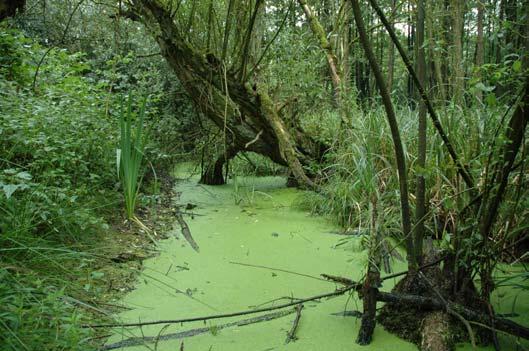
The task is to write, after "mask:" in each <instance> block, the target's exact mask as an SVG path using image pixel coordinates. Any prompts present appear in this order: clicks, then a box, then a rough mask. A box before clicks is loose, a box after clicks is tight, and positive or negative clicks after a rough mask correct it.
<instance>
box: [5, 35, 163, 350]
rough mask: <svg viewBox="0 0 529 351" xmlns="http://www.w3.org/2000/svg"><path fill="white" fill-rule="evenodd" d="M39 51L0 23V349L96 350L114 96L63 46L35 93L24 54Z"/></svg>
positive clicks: (115, 201)
mask: <svg viewBox="0 0 529 351" xmlns="http://www.w3.org/2000/svg"><path fill="white" fill-rule="evenodd" d="M45 50H46V49H45V48H43V47H42V46H40V45H39V44H36V43H34V42H32V41H31V40H30V39H27V38H25V37H24V36H23V35H22V34H21V33H20V32H19V31H16V30H12V29H8V28H7V27H0V56H1V58H2V60H1V61H0V111H2V113H1V114H0V345H1V346H0V349H2V350H93V349H95V348H96V346H95V345H96V344H97V342H98V339H94V335H93V334H92V332H91V331H90V330H89V329H83V328H81V327H80V326H81V324H82V323H88V322H89V321H93V320H94V318H96V319H97V318H103V317H105V316H104V314H101V311H99V312H98V308H96V307H94V305H93V304H92V301H95V300H97V299H98V298H100V297H101V296H102V294H103V292H104V291H105V290H104V289H103V288H102V284H103V282H102V277H103V273H101V272H99V271H98V268H99V266H100V265H101V263H98V261H101V259H102V260H103V261H104V262H108V261H106V260H107V259H108V258H106V257H103V256H102V255H104V254H105V252H106V251H108V249H107V248H105V247H102V246H101V245H102V244H101V243H103V242H104V240H102V238H104V237H106V236H108V235H109V234H111V233H112V234H113V230H112V229H111V227H110V226H109V224H107V222H109V220H110V219H111V218H112V217H114V218H115V217H116V213H118V214H119V213H121V212H122V208H123V207H122V203H123V199H122V197H121V195H120V193H119V192H118V189H119V185H118V179H117V176H116V165H115V155H116V147H117V144H118V133H119V128H117V126H118V110H119V104H118V103H117V101H118V98H119V96H118V94H113V93H112V92H111V91H110V89H108V82H106V81H104V80H102V81H98V79H97V77H95V76H93V75H89V74H87V72H88V71H90V70H92V67H91V66H90V63H89V62H88V61H86V60H85V59H84V57H83V54H81V53H73V54H72V53H69V52H67V51H65V50H61V49H52V50H51V51H50V52H49V53H48V54H47V56H46V59H45V60H43V64H42V66H41V67H40V70H39V74H38V76H37V84H36V89H35V90H33V89H32V84H31V83H32V81H33V78H34V75H35V71H36V61H35V60H32V59H31V60H30V58H35V57H38V58H40V57H42V55H43V54H44V52H45ZM149 147H150V149H149V157H151V159H153V161H156V160H154V158H156V157H157V156H160V158H163V153H162V152H159V151H157V149H156V145H150V146H149ZM154 188H156V186H154ZM118 217H119V216H118ZM95 252H97V253H98V255H96V254H95Z"/></svg>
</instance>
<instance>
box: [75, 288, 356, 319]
mask: <svg viewBox="0 0 529 351" xmlns="http://www.w3.org/2000/svg"><path fill="white" fill-rule="evenodd" d="M361 286H362V285H361V284H358V283H355V284H353V285H350V286H346V287H343V288H341V289H336V290H335V291H333V292H330V293H325V294H321V295H316V296H311V297H307V298H304V299H299V300H298V301H294V302H289V303H284V304H282V305H277V306H271V307H264V308H258V309H253V310H247V311H238V312H231V313H224V314H214V315H209V316H202V317H191V318H182V319H167V320H157V321H150V322H138V323H108V324H84V325H82V326H81V327H82V328H115V327H140V326H144V325H156V324H178V323H186V322H197V321H207V320H212V319H220V318H228V317H236V316H244V315H248V314H254V313H260V312H268V311H274V310H279V309H283V308H287V307H291V306H297V305H300V304H302V303H305V302H308V301H314V300H319V299H323V298H326V297H334V296H340V295H343V294H345V293H346V292H348V291H351V290H356V289H359V288H360V287H361Z"/></svg>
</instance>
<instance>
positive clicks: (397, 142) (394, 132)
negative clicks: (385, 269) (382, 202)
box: [351, 0, 416, 270]
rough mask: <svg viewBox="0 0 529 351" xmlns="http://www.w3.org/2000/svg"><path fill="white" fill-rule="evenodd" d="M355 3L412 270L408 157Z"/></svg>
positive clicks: (354, 1) (355, 11)
mask: <svg viewBox="0 0 529 351" xmlns="http://www.w3.org/2000/svg"><path fill="white" fill-rule="evenodd" d="M351 2H352V5H353V13H354V18H355V21H356V27H357V28H358V35H359V38H360V42H361V44H362V47H363V49H364V52H365V54H366V56H367V59H368V61H369V64H370V66H371V70H372V71H373V74H374V76H375V80H376V83H377V86H378V90H379V92H380V96H381V98H382V103H383V105H384V108H385V110H386V117H387V120H388V124H389V126H390V129H391V137H392V139H393V146H394V149H395V158H396V160H397V172H398V176H399V186H400V203H401V216H402V234H403V235H404V238H405V242H406V249H407V251H408V253H407V254H408V267H409V269H410V270H414V269H415V268H416V262H414V257H413V252H414V249H413V238H412V237H411V234H412V233H411V218H410V204H409V200H408V175H407V173H406V157H405V155H404V149H403V147H402V141H401V138H400V132H399V126H398V123H397V118H396V115H395V110H394V109H393V104H392V102H391V97H390V95H389V92H388V89H387V84H386V82H385V81H384V77H383V76H382V72H381V71H380V67H379V65H378V63H377V61H376V59H375V54H374V53H373V49H372V48H371V44H370V42H369V39H368V36H367V33H366V30H365V25H364V20H363V18H362V13H361V10H360V5H359V4H358V0H351Z"/></svg>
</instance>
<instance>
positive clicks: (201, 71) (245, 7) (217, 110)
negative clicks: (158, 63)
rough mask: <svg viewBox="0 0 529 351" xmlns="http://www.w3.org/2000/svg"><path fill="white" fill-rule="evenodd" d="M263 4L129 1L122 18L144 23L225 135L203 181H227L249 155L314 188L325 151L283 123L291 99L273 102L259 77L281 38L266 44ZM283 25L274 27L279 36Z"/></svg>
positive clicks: (295, 127) (197, 103) (198, 104)
mask: <svg viewBox="0 0 529 351" xmlns="http://www.w3.org/2000/svg"><path fill="white" fill-rule="evenodd" d="M300 3H303V2H300ZM263 6H264V1H260V0H258V1H244V0H240V1H237V0H227V1H226V2H217V1H204V2H197V1H193V2H182V1H179V2H177V1H169V2H162V1H159V0H130V1H129V2H128V7H127V9H123V10H122V11H121V15H123V16H128V17H129V18H131V19H136V20H140V21H141V22H142V23H143V24H144V25H145V27H146V28H147V30H148V31H149V32H150V34H151V35H152V36H153V38H155V40H156V42H157V43H158V45H159V47H160V49H161V53H162V55H163V57H164V58H165V60H166V61H167V63H168V64H169V65H170V67H171V68H172V70H173V71H174V73H175V74H176V76H177V77H178V79H179V81H180V83H181V84H182V86H183V87H184V89H185V90H186V92H187V94H188V95H189V97H190V98H191V99H192V100H193V102H194V105H195V106H196V107H197V109H198V110H199V111H200V112H201V113H202V114H203V115H204V116H206V117H207V118H208V119H209V120H210V121H212V122H213V123H214V124H215V125H216V126H218V128H220V129H221V131H222V132H223V144H224V145H223V147H222V152H220V154H219V155H217V156H216V160H214V162H212V163H211V164H210V165H208V166H207V167H206V169H205V171H204V172H203V174H202V178H201V181H202V182H203V183H206V184H223V183H224V182H225V179H224V175H223V166H224V164H225V163H226V162H227V161H228V160H229V159H230V158H233V157H234V156H235V155H236V154H237V153H238V152H240V151H252V152H255V153H258V154H261V155H263V156H266V157H268V158H270V159H271V160H272V161H274V162H276V163H278V164H280V165H284V166H287V167H288V168H289V169H290V171H291V174H292V176H293V177H294V178H295V180H296V181H297V183H298V184H299V185H300V186H302V187H309V188H312V187H314V182H313V180H312V179H311V175H310V174H307V166H309V164H310V163H311V162H314V161H316V162H318V161H320V160H321V157H322V155H323V153H324V152H325V150H326V149H327V147H326V145H324V144H322V143H321V142H319V141H316V140H314V138H312V137H311V136H309V135H308V134H307V133H305V132H304V131H303V129H302V127H301V126H300V125H292V122H291V123H289V125H287V123H285V121H284V116H283V115H282V114H283V113H284V110H283V109H282V108H281V107H282V106H283V105H284V104H285V103H288V102H285V101H274V100H273V98H272V97H271V94H270V93H269V92H268V88H267V84H266V82H265V81H263V79H262V78H261V77H260V75H259V70H260V64H261V63H262V61H263V60H262V59H263V57H264V56H265V55H266V54H267V50H268V49H269V48H270V43H271V41H273V40H274V38H275V37H277V35H271V38H266V39H267V40H268V42H267V43H266V44H265V43H263V40H264V38H263V35H262V33H263V24H262V22H263V16H265V11H264V10H263ZM287 15H288V11H287ZM285 20H286V18H285ZM284 24H285V21H282V22H280V23H279V24H278V25H277V26H276V27H277V28H273V29H274V30H275V32H276V34H277V33H278V31H280V30H281V29H282V27H283V25H284ZM268 29H270V28H268ZM327 54H328V55H331V54H330V51H329V50H327ZM329 63H330V64H333V63H334V61H332V60H330V61H329ZM333 77H335V78H336V75H334V76H333Z"/></svg>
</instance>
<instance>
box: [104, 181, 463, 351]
mask: <svg viewBox="0 0 529 351" xmlns="http://www.w3.org/2000/svg"><path fill="white" fill-rule="evenodd" d="M178 175H179V176H180V177H183V176H184V173H180V174H178ZM176 190H177V191H178V192H181V196H180V198H179V199H178V203H179V204H184V205H185V204H192V205H196V206H197V207H196V208H193V209H192V210H190V211H192V212H195V213H196V214H197V215H195V216H194V217H193V218H191V216H185V220H186V222H187V223H188V225H189V227H190V230H191V233H192V235H193V237H194V239H195V241H196V242H197V243H198V245H199V246H200V252H199V253H197V252H195V251H194V250H193V249H192V248H191V247H190V245H189V244H188V243H187V242H186V241H185V239H184V238H183V237H182V235H181V234H180V227H179V226H178V224H177V223H176V224H175V228H174V230H173V233H172V234H174V235H172V236H171V238H170V239H168V240H165V241H163V242H161V243H160V250H161V252H160V255H159V256H158V257H155V258H153V259H150V260H148V261H146V262H145V269H144V271H143V273H142V274H141V275H140V279H139V282H138V285H137V287H136V289H135V290H134V291H132V292H131V293H130V294H129V295H127V297H126V298H125V300H124V301H123V303H124V304H126V305H128V306H130V307H131V308H132V309H131V310H128V311H126V312H124V313H122V314H121V315H120V319H121V320H122V321H123V322H138V321H152V320H164V319H181V318H186V317H195V316H206V315H211V314H220V313H227V312H235V311H242V310H248V309H251V308H255V307H257V306H258V307H265V306H272V305H273V304H274V303H275V304H279V303H284V302H288V300H287V299H282V300H276V299H279V298H285V297H295V298H304V297H310V296H313V295H318V294H322V293H327V292H331V291H333V290H334V289H335V288H336V285H335V284H334V283H330V282H326V281H322V280H318V279H313V278H310V277H306V276H301V275H296V274H290V273H285V272H281V271H273V270H269V269H262V268H255V267H248V266H244V265H240V264H236V263H242V264H250V265H262V266H267V267H274V268H280V269H283V270H289V271H292V272H297V273H301V274H306V275H311V276H314V277H318V276H319V274H321V273H327V274H333V275H338V276H344V277H350V278H352V279H359V278H360V277H361V276H362V274H363V271H364V267H365V263H366V251H365V250H363V249H362V245H361V240H362V238H361V237H347V238H346V239H345V238H344V237H343V236H340V235H336V232H339V228H337V227H335V226H333V225H332V224H331V223H330V222H329V221H327V220H325V219H324V218H320V217H314V216H311V215H310V214H309V213H307V212H303V211H302V210H300V209H299V208H297V207H296V206H295V205H294V203H295V200H296V198H297V197H298V196H299V195H300V190H295V189H287V188H285V180H284V179H282V178H279V177H261V178H250V177H246V178H239V179H234V180H232V181H231V183H230V184H228V185H224V186H215V187H211V186H203V185H198V184H197V182H196V179H187V180H182V181H179V182H178V184H177V186H176ZM191 207H192V206H191ZM394 268H395V269H397V270H401V269H402V268H403V266H402V265H400V266H399V265H395V267H394ZM394 283H395V282H394V281H391V282H390V281H386V282H385V286H384V289H385V290H389V289H391V287H392V285H393V284H394ZM274 300H276V301H274ZM344 310H361V302H360V301H358V300H357V297H356V295H351V296H349V295H346V296H340V297H336V298H333V299H328V300H326V299H324V300H321V301H319V302H308V303H306V304H305V308H304V309H303V311H302V316H301V321H300V323H299V327H298V330H297V334H296V335H297V337H298V340H297V341H295V342H291V343H289V344H285V339H286V334H287V332H288V331H289V330H290V329H291V327H292V322H293V320H294V318H295V314H290V315H288V316H284V317H281V318H278V319H274V320H271V321H266V322H260V323H256V324H251V325H246V326H241V327H230V328H226V329H222V330H219V328H218V327H217V326H218V325H222V324H225V323H229V322H233V321H237V320H242V319H246V318H251V317H254V316H258V315H259V314H257V315H250V316H239V317H233V318H225V319H217V320H212V321H208V322H206V323H204V322H193V323H185V324H183V325H180V324H178V325H154V326H144V327H142V328H141V329H140V328H127V329H117V330H115V335H114V336H113V337H111V338H110V340H109V342H108V343H107V344H112V343H115V342H119V341H120V340H123V339H127V338H129V337H132V336H142V335H143V336H158V335H166V334H171V333H175V332H182V331H186V330H190V329H195V328H204V327H208V328H209V331H208V332H207V333H204V334H201V335H196V336H193V337H189V338H184V339H172V340H160V341H159V342H158V343H157V344H155V343H150V344H145V345H141V346H133V347H126V348H123V349H126V350H131V351H133V350H148V349H151V350H153V349H156V350H160V351H164V350H171V351H174V350H181V349H183V350H204V351H207V350H226V351H227V350H229V351H238V350H241V351H249V350H256V351H265V350H304V351H305V350H336V351H339V350H347V351H351V350H365V351H370V350H380V351H384V350H391V351H406V350H416V347H415V346H414V345H413V344H410V343H408V342H406V341H403V340H401V339H399V338H397V337H396V336H394V335H391V334H389V333H388V332H386V331H385V330H383V329H382V328H381V327H379V326H377V328H376V330H375V335H374V340H373V342H372V344H371V345H369V346H359V345H357V344H355V338H356V335H357V332H358V328H359V326H360V321H359V319H357V318H355V317H344V316H337V315H335V314H336V313H339V312H343V311H344ZM182 342H183V344H184V345H183V346H182ZM462 347H463V348H464V347H465V346H464V345H463V346H462Z"/></svg>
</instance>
